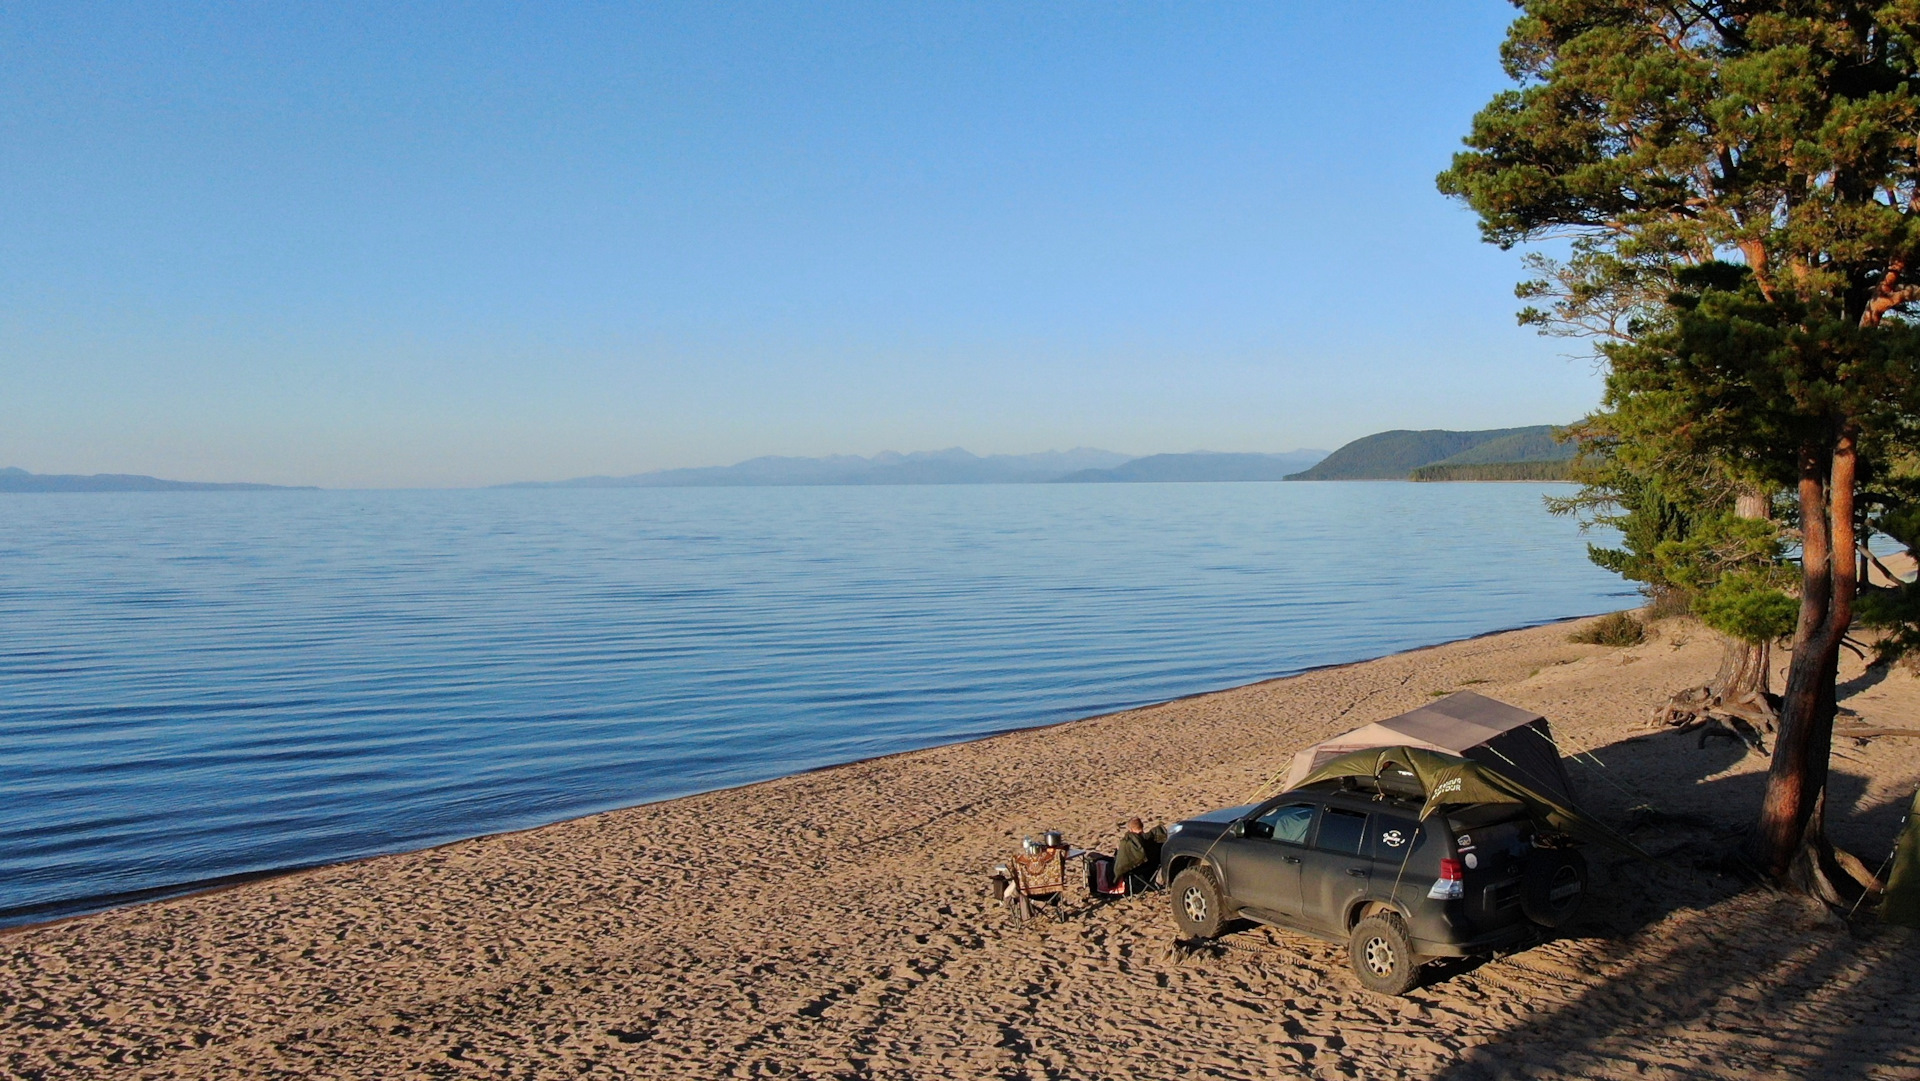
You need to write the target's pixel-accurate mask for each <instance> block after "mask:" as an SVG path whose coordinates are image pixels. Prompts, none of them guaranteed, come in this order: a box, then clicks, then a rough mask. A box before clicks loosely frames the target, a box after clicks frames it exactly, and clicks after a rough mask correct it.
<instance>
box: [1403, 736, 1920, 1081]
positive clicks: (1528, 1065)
mask: <svg viewBox="0 0 1920 1081" xmlns="http://www.w3.org/2000/svg"><path fill="white" fill-rule="evenodd" d="M1744 753H1745V751H1744V748H1743V747H1741V746H1738V745H1732V744H1728V743H1722V742H1715V743H1709V744H1708V745H1707V747H1706V748H1704V749H1701V748H1698V747H1696V746H1695V742H1694V740H1693V739H1692V738H1691V737H1689V736H1687V735H1684V734H1675V733H1661V734H1656V735H1653V736H1642V737H1636V738H1634V739H1631V740H1624V741H1621V742H1620V743H1616V744H1613V745H1611V746H1609V747H1606V748H1602V749H1600V750H1599V752H1598V755H1597V757H1598V759H1599V760H1600V761H1602V762H1604V763H1605V766H1604V767H1602V766H1598V765H1595V764H1593V763H1586V767H1587V768H1585V769H1581V770H1580V771H1579V772H1580V773H1581V774H1584V776H1581V777H1580V781H1581V783H1582V788H1583V793H1584V795H1585V796H1586V797H1587V801H1588V802H1589V803H1590V804H1591V805H1593V806H1594V807H1595V809H1597V810H1600V811H1601V813H1603V814H1604V815H1606V816H1607V817H1609V818H1610V819H1612V820H1613V821H1616V822H1626V823H1630V824H1632V825H1633V829H1632V835H1633V837H1634V840H1635V841H1636V842H1637V843H1639V844H1640V845H1641V846H1642V847H1644V848H1646V849H1647V850H1648V851H1650V852H1652V853H1654V854H1655V855H1657V856H1660V857H1661V858H1662V860H1663V864H1660V865H1649V864H1646V863H1644V862H1641V861H1637V860H1628V859H1613V858H1611V857H1608V858H1605V859H1602V860H1598V861H1596V862H1597V864H1598V866H1597V868H1596V872H1597V873H1596V874H1595V881H1594V884H1593V887H1592V895H1591V896H1590V897H1589V900H1588V904H1587V906H1586V909H1585V911H1586V913H1587V915H1586V917H1585V918H1584V919H1583V920H1582V921H1581V922H1580V923H1579V924H1578V925H1577V926H1575V927H1573V928H1571V929H1570V930H1569V931H1568V933H1567V934H1566V936H1564V937H1563V938H1562V939H1561V940H1560V941H1556V942H1552V943H1549V944H1547V945H1545V946H1542V947H1540V948H1538V949H1537V950H1535V951H1527V952H1523V953H1520V954H1518V955H1515V956H1513V957H1511V958H1508V959H1505V960H1502V961H1497V962H1492V963H1489V964H1486V965H1483V966H1474V967H1471V968H1469V967H1465V966H1463V967H1461V968H1460V969H1458V970H1456V971H1453V972H1447V971H1445V970H1442V971H1441V972H1437V973H1436V976H1437V977H1439V981H1440V982H1438V983H1437V984H1434V985H1430V986H1433V988H1434V990H1435V991H1436V992H1437V993H1439V994H1441V995H1445V994H1448V993H1449V991H1448V987H1449V986H1450V985H1451V986H1453V987H1455V988H1456V989H1459V990H1462V991H1465V990H1470V988H1468V987H1467V986H1466V985H1467V984H1469V982H1470V981H1473V980H1485V981H1487V982H1489V983H1493V984H1496V985H1499V984H1502V983H1505V982H1506V981H1507V980H1509V979H1515V978H1518V982H1519V983H1520V984H1521V985H1523V986H1524V987H1525V989H1526V1001H1527V1004H1528V1007H1529V1010H1528V1013H1527V1014H1526V1015H1524V1016H1523V1017H1521V1018H1520V1019H1518V1020H1517V1022H1516V1023H1515V1025H1514V1026H1513V1027H1512V1028H1510V1029H1509V1030H1507V1031H1506V1032H1504V1033H1503V1034H1502V1035H1501V1036H1499V1037H1498V1038H1497V1039H1496V1040H1495V1041H1494V1042H1491V1043H1488V1044H1485V1045H1483V1046H1480V1047H1477V1048H1474V1049H1472V1050H1470V1051H1469V1052H1467V1053H1466V1054H1465V1055H1463V1056H1462V1058H1461V1059H1460V1060H1459V1061H1457V1062H1455V1063H1454V1064H1452V1065H1450V1066H1449V1067H1447V1068H1446V1069H1443V1070H1441V1071H1439V1072H1438V1073H1437V1074H1435V1075H1434V1078H1435V1081H1481V1079H1496V1078H1497V1079H1505V1078H1547V1077H1576V1076H1578V1077H1592V1076H1633V1077H1675V1078H1678V1077H1729V1078H1732V1077H1753V1076H1793V1077H1809V1078H1813V1077H1817V1078H1854V1077H1857V1078H1868V1077H1876V1078H1878V1077H1888V1076H1909V1077H1920V966H1916V965H1915V964H1914V961H1915V960H1916V959H1920V958H1917V955H1916V951H1914V950H1913V949H1912V948H1911V946H1910V944H1911V943H1912V942H1913V941H1914V936H1912V935H1911V934H1909V933H1908V932H1906V931H1904V930H1899V929H1891V928H1883V927H1878V926H1876V925H1873V924H1871V923H1867V922H1865V921H1861V922H1859V923H1856V924H1855V926H1854V927H1849V925H1848V924H1847V923H1846V922H1845V921H1843V920H1840V919H1837V918H1835V917H1834V916H1833V915H1832V914H1830V913H1828V912H1827V911H1826V910H1825V909H1824V908H1822V907H1820V906H1818V905H1817V904H1815V903H1813V902H1811V901H1808V900H1806V899H1804V898H1800V897H1795V896H1791V895H1787V894H1781V893H1776V892H1773V891H1770V890H1767V889H1764V888H1762V887H1757V886H1751V885H1749V884H1748V883H1747V882H1745V881H1743V880H1742V879H1741V878H1739V877H1737V876H1735V875H1733V874H1730V873H1728V872H1727V871H1726V870H1725V869H1724V866H1723V864H1722V860H1723V858H1724V856H1725V855H1726V854H1727V853H1728V852H1729V851H1731V850H1732V849H1733V848H1734V847H1735V846H1737V845H1738V844H1739V842H1740V839H1741V836H1742V830H1743V828H1744V826H1745V822H1744V820H1743V818H1744V816H1746V815H1749V814H1750V813H1751V810H1752V809H1753V808H1755V807H1757V806H1758V805H1759V802H1760V796H1761V791H1762V789H1763V787H1764V785H1765V783H1766V777H1765V774H1764V773H1743V774H1732V775H1722V774H1724V771H1725V770H1726V769H1727V768H1728V767H1730V766H1732V765H1734V764H1736V762H1737V761H1738V760H1739V758H1740V757H1741V756H1742V755H1743V754H1744ZM1602 770H1604V774H1602V773H1601V771H1602ZM1641 790H1647V791H1648V792H1652V793H1657V796H1653V797H1651V798H1650V797H1649V796H1648V795H1647V794H1646V793H1644V792H1643V791H1641ZM1867 792H1868V785H1867V781H1866V779H1865V778H1863V777H1860V776H1856V775H1853V774H1850V773H1846V772H1844V771H1843V770H1842V769H1841V763H1838V762H1836V763H1835V770H1834V772H1833V774H1832V776H1831V779H1830V781H1829V795H1828V814H1829V818H1830V820H1831V821H1832V822H1833V824H1834V826H1835V832H1836V834H1843V835H1844V836H1845V837H1846V838H1848V839H1850V840H1852V842H1853V843H1854V844H1855V845H1857V846H1859V847H1860V849H1861V854H1862V855H1863V856H1864V857H1866V859H1867V862H1868V864H1869V865H1870V866H1872V865H1877V864H1878V863H1879V860H1880V857H1881V856H1882V855H1884V854H1885V851H1886V848H1887V846H1888V845H1889V844H1890V843H1891V840H1892V836H1893V833H1894V831H1895V829H1896V828H1897V825H1898V821H1899V816H1900V812H1901V808H1900V806H1899V805H1898V804H1894V803H1885V804H1884V805H1883V804H1878V803H1876V804H1873V805H1863V801H1865V800H1866V799H1867ZM1874 838H1878V840H1877V841H1875V840H1874Z"/></svg>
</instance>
